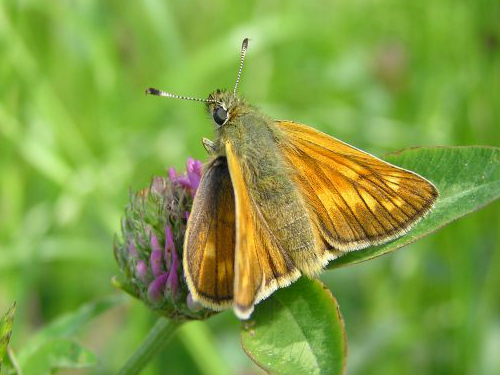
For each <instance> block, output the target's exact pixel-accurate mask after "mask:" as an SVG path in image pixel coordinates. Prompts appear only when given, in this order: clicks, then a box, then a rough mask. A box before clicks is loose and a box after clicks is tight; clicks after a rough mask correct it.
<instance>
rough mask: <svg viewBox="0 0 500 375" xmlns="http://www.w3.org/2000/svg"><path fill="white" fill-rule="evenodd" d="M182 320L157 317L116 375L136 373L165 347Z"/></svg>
mask: <svg viewBox="0 0 500 375" xmlns="http://www.w3.org/2000/svg"><path fill="white" fill-rule="evenodd" d="M181 324H182V322H178V321H175V320H168V319H165V318H158V320H157V321H156V323H155V325H154V326H153V328H151V330H150V331H149V333H148V335H147V337H146V339H145V340H144V341H143V343H142V344H141V346H139V348H138V349H137V350H136V351H135V353H134V354H133V355H132V357H130V358H129V360H128V361H127V363H125V364H124V365H123V367H122V368H121V369H120V371H118V375H136V374H138V373H139V372H141V370H142V369H143V368H144V366H146V365H147V364H148V362H149V361H150V360H151V359H152V358H153V357H154V356H155V355H156V354H158V352H159V351H160V350H161V349H163V348H164V347H165V345H166V344H167V343H168V342H169V340H170V338H172V336H173V335H174V333H175V331H176V330H177V328H179V327H180V325H181Z"/></svg>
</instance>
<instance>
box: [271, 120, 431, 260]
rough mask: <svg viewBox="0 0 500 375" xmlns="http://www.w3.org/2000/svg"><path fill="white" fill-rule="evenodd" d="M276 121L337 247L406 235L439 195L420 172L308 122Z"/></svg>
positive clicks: (316, 214)
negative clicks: (385, 160) (348, 142)
mask: <svg viewBox="0 0 500 375" xmlns="http://www.w3.org/2000/svg"><path fill="white" fill-rule="evenodd" d="M275 124H276V126H277V127H278V129H279V131H281V132H282V134H283V138H284V140H283V141H282V142H280V146H281V151H282V152H283V156H284V157H285V159H286V160H287V162H288V163H289V165H290V166H291V169H293V170H295V171H296V173H295V174H294V176H293V177H294V180H295V182H296V183H297V185H298V186H299V189H300V191H301V193H302V195H303V197H304V200H305V202H307V204H308V206H309V208H308V209H309V213H310V215H311V217H312V219H313V221H314V223H315V226H316V228H317V229H318V230H319V232H320V233H321V235H322V237H323V239H324V240H325V241H326V242H327V243H329V244H330V245H331V246H332V247H333V248H334V249H336V250H340V251H350V250H357V249H362V248H365V247H367V246H370V245H376V244H382V243H385V242H388V241H390V240H392V239H395V238H397V237H399V236H401V235H403V234H404V233H406V232H407V231H408V230H409V229H410V228H411V227H412V226H413V225H414V224H415V223H416V222H418V221H419V220H420V219H421V218H422V217H423V216H424V215H425V214H426V213H427V212H429V211H430V210H431V209H432V207H433V205H434V202H435V201H436V198H437V197H438V191H437V189H436V188H435V187H434V185H433V184H432V183H430V182H429V181H427V180H426V179H424V178H423V177H421V176H419V175H418V174H416V173H413V172H411V171H407V170H405V169H402V168H399V167H396V166H393V165H391V164H389V163H386V162H384V161H382V160H380V159H378V158H376V157H374V156H372V155H370V154H368V153H365V152H363V151H361V150H358V149H356V148H354V147H352V146H349V145H348V144H346V143H343V142H341V141H339V140H337V139H335V138H333V137H330V136H328V135H326V134H324V133H321V132H319V131H317V130H315V129H312V128H310V127H308V126H305V125H301V124H297V123H293V122H288V121H277V122H276V123H275Z"/></svg>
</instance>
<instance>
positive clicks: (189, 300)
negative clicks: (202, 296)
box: [186, 293, 203, 311]
mask: <svg viewBox="0 0 500 375" xmlns="http://www.w3.org/2000/svg"><path fill="white" fill-rule="evenodd" d="M186 305H187V307H188V309H190V310H193V311H200V310H201V309H203V306H202V305H201V304H200V303H199V302H198V301H195V300H194V299H193V296H192V295H191V293H188V295H187V297H186Z"/></svg>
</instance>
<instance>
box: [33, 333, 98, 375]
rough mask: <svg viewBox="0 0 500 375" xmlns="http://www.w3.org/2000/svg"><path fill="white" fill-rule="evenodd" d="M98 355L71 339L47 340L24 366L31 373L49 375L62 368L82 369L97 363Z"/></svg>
mask: <svg viewBox="0 0 500 375" xmlns="http://www.w3.org/2000/svg"><path fill="white" fill-rule="evenodd" d="M96 362H97V361H96V356H95V355H94V354H93V353H92V352H91V351H89V350H87V349H84V348H82V347H81V346H80V345H79V344H78V343H76V342H75V341H73V340H70V339H53V340H47V341H45V342H44V343H43V345H41V346H40V347H39V348H38V350H37V351H36V353H35V354H34V355H32V356H31V357H30V358H29V360H28V361H27V362H26V363H25V364H24V366H23V372H24V373H25V374H30V375H48V374H52V373H54V372H56V371H58V370H62V369H80V368H86V367H91V366H94V365H95V364H96Z"/></svg>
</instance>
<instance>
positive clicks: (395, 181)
mask: <svg viewBox="0 0 500 375" xmlns="http://www.w3.org/2000/svg"><path fill="white" fill-rule="evenodd" d="M384 180H386V181H388V182H390V183H391V185H393V189H394V190H396V191H398V190H399V189H400V186H399V184H400V182H401V179H400V178H399V177H393V176H384Z"/></svg>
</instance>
